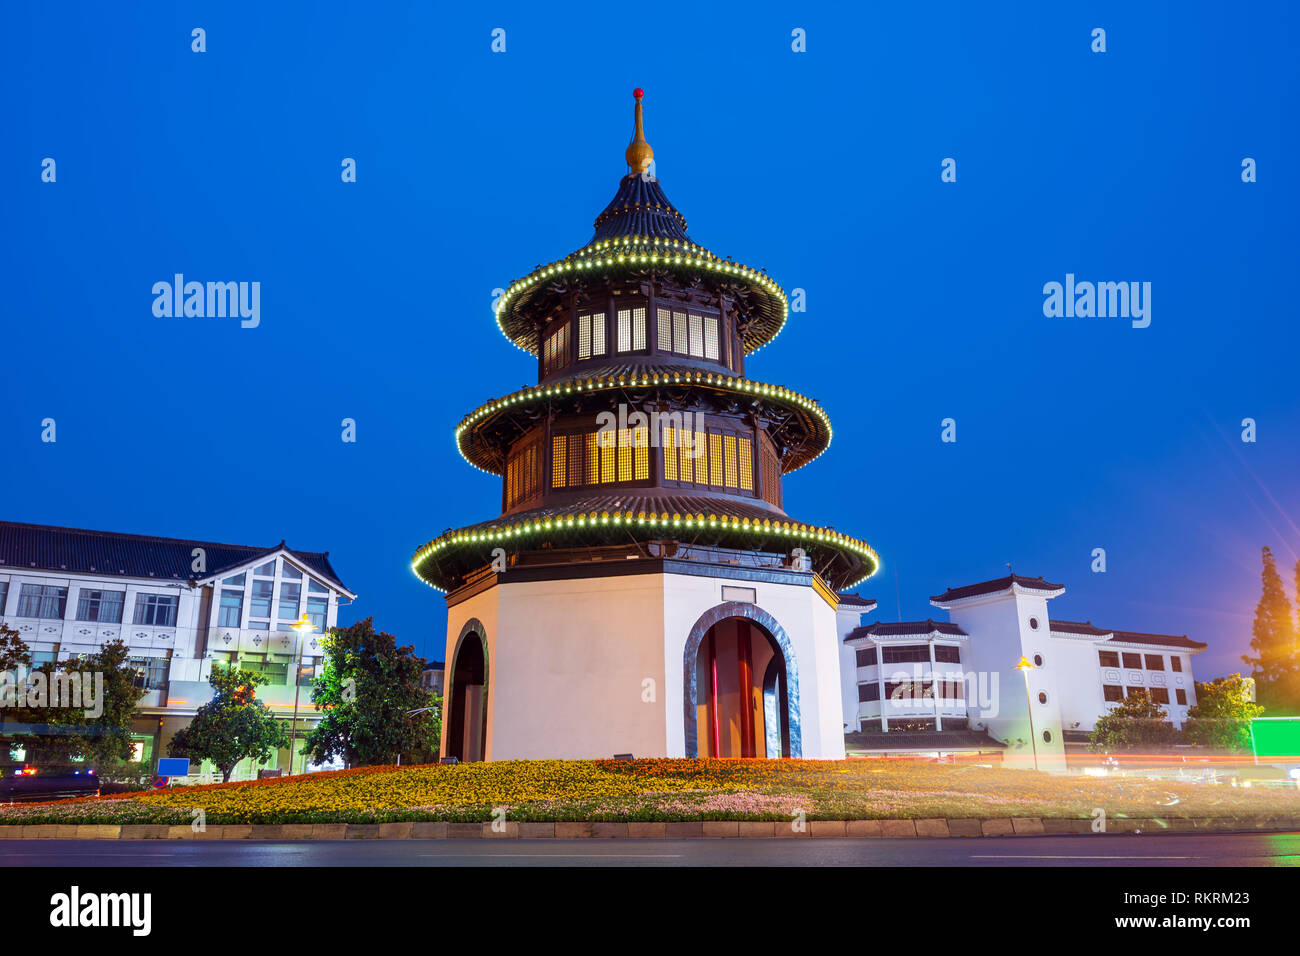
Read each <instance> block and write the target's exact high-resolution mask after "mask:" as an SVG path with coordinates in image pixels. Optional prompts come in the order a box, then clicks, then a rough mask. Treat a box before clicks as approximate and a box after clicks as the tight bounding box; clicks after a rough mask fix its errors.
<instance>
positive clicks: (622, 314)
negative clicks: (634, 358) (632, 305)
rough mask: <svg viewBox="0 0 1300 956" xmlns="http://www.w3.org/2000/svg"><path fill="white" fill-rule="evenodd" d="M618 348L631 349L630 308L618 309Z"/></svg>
mask: <svg viewBox="0 0 1300 956" xmlns="http://www.w3.org/2000/svg"><path fill="white" fill-rule="evenodd" d="M618 350H619V351H620V352H630V351H632V310H631V309H619V310H618Z"/></svg>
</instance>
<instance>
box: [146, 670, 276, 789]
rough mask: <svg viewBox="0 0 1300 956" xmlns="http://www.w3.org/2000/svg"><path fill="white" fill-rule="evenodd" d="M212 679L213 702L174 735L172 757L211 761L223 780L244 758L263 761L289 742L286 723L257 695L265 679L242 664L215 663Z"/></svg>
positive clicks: (227, 778)
mask: <svg viewBox="0 0 1300 956" xmlns="http://www.w3.org/2000/svg"><path fill="white" fill-rule="evenodd" d="M208 683H209V684H211V685H212V689H213V691H214V694H213V697H212V700H210V701H208V702H207V703H206V704H204V705H203V706H202V707H200V708H199V710H198V713H197V714H195V715H194V719H193V720H192V721H190V723H189V725H188V726H186V727H182V728H181V729H180V730H179V731H178V732H177V734H176V736H174V737H173V738H172V739H171V742H170V743H169V744H168V745H167V753H168V754H169V755H170V756H172V757H190V758H191V759H195V758H197V759H199V760H211V761H212V762H213V763H214V764H216V767H217V769H218V770H220V771H221V779H222V780H223V781H228V780H230V774H231V773H232V772H233V771H234V769H235V765H236V764H238V763H239V762H240V761H241V760H244V759H246V758H249V757H252V758H254V759H255V760H258V761H261V762H264V761H267V760H269V759H270V758H271V752H272V750H274V749H278V748H280V747H284V746H287V745H288V743H289V738H288V735H287V734H286V733H285V730H284V725H283V724H282V723H280V721H278V720H276V719H275V715H274V714H272V713H271V708H269V707H267V706H266V705H265V704H264V703H262V702H261V701H260V700H258V699H257V696H256V694H257V687H258V686H259V685H261V684H265V683H267V678H266V677H263V676H262V675H261V674H258V673H255V672H253V671H246V670H244V669H242V668H238V667H230V668H225V667H216V666H214V667H213V668H212V673H211V675H209V677H208Z"/></svg>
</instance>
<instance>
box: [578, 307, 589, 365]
mask: <svg viewBox="0 0 1300 956" xmlns="http://www.w3.org/2000/svg"><path fill="white" fill-rule="evenodd" d="M589 358H591V316H590V315H580V316H578V360H579V361H582V360H583V359H589Z"/></svg>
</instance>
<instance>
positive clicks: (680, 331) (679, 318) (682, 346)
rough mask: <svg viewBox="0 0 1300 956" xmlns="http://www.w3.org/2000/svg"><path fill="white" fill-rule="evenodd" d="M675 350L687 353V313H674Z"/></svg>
mask: <svg viewBox="0 0 1300 956" xmlns="http://www.w3.org/2000/svg"><path fill="white" fill-rule="evenodd" d="M673 351H674V352H681V353H682V354H683V355H685V354H686V313H685V312H674V313H673Z"/></svg>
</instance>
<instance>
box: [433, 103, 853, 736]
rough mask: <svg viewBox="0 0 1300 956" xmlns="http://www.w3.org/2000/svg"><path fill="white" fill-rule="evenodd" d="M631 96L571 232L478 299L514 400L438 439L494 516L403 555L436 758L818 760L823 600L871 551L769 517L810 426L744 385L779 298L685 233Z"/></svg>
mask: <svg viewBox="0 0 1300 956" xmlns="http://www.w3.org/2000/svg"><path fill="white" fill-rule="evenodd" d="M642 95H643V94H642V91H641V90H636V91H635V92H634V98H635V109H634V117H635V123H634V134H633V138H632V141H631V144H630V145H629V146H628V148H627V151H626V154H625V156H626V160H627V167H628V172H627V174H626V175H625V176H624V177H623V178H622V180H621V181H620V182H619V184H618V190H617V192H616V193H615V195H614V198H613V200H612V201H611V202H610V203H609V205H608V206H606V207H605V209H604V210H603V211H602V212H601V213H600V215H599V216H597V217H596V220H595V224H594V225H595V233H594V234H593V235H592V237H591V240H590V241H589V242H588V243H587V244H586V245H584V246H583V247H582V248H580V249H578V250H577V251H576V252H573V253H571V254H569V255H568V256H565V257H564V258H562V259H558V260H556V261H554V262H551V263H550V264H549V265H544V266H541V267H539V268H537V269H536V270H534V271H533V272H532V273H531V274H529V275H526V276H524V277H523V278H521V279H519V280H518V281H516V282H514V283H512V284H511V285H510V286H509V288H508V289H506V290H505V292H504V293H503V294H502V295H501V296H500V297H499V298H498V300H497V302H496V305H495V312H496V319H497V323H498V325H499V326H500V328H501V331H502V332H503V333H504V335H505V336H506V338H508V339H509V340H510V341H511V342H513V343H514V344H515V345H516V346H518V347H519V348H520V349H522V350H524V351H526V352H528V353H530V354H532V355H534V356H536V358H537V385H535V386H532V387H529V388H525V389H523V390H521V391H517V392H514V393H513V394H510V395H506V396H504V397H501V398H497V399H494V400H492V401H489V402H487V403H485V404H483V405H482V406H480V407H479V408H477V409H475V410H474V411H472V412H470V413H469V414H468V415H466V416H465V418H464V419H463V420H462V421H461V423H460V425H459V426H458V427H457V429H456V443H457V446H458V448H459V450H460V452H461V454H462V455H463V456H464V458H465V459H466V460H467V461H468V462H469V463H470V464H471V465H473V466H475V467H476V468H479V469H481V470H483V471H486V472H489V473H491V474H494V475H498V476H500V477H501V479H502V482H501V514H500V515H499V516H498V517H496V518H493V519H492V520H490V521H484V522H481V523H479V524H475V525H471V526H469V527H466V528H461V529H459V530H449V531H446V532H444V533H443V534H441V535H440V536H438V537H437V538H435V539H434V540H432V541H430V542H429V543H428V544H426V545H424V546H423V547H421V548H420V549H419V550H418V551H417V552H416V554H415V557H414V559H413V561H412V569H413V570H414V572H415V573H416V574H417V575H418V576H419V577H420V578H421V579H423V580H424V581H425V582H427V583H428V584H430V585H432V586H433V587H435V588H437V589H438V590H440V591H442V592H445V595H446V603H447V609H448V621H447V647H446V657H445V658H444V659H445V660H446V662H447V665H446V666H447V670H446V673H445V683H444V687H445V691H444V692H445V712H444V719H443V741H442V753H443V755H444V756H450V757H456V758H458V759H459V760H462V761H463V760H484V759H511V758H543V757H558V758H590V757H611V756H615V755H620V754H633V755H635V756H638V757H653V756H669V757H673V756H676V757H681V756H687V757H694V756H734V757H821V758H841V757H843V756H844V736H843V731H844V723H843V721H844V718H843V712H842V706H841V689H840V656H841V655H840V648H839V641H838V639H837V629H836V622H835V611H836V606H837V604H838V591H840V590H841V589H845V588H849V587H852V586H853V585H854V584H856V583H857V582H859V581H862V580H864V579H865V578H867V577H869V576H870V575H871V574H873V573H874V572H875V570H876V568H877V566H878V564H879V560H878V558H877V556H876V553H875V552H874V551H873V550H872V549H871V548H870V547H869V546H868V545H867V544H865V543H864V542H862V541H859V540H856V539H854V538H851V537H849V536H847V535H845V534H841V533H840V532H838V531H835V530H834V529H832V528H829V527H820V526H817V525H810V524H804V523H802V522H800V521H796V520H793V519H792V518H790V517H789V516H788V515H787V514H786V512H785V511H784V508H783V501H782V491H781V482H782V478H783V476H784V475H786V474H789V473H790V472H792V471H795V470H797V469H799V468H802V467H803V466H804V465H806V464H808V463H809V462H811V461H812V460H813V459H815V458H817V456H819V455H820V454H821V453H822V452H824V451H825V450H826V448H827V446H829V444H830V441H831V425H830V420H829V419H828V417H827V415H826V413H825V412H824V411H823V410H822V408H821V406H820V405H818V404H817V402H815V401H813V400H812V399H810V398H807V397H805V396H803V395H801V394H799V393H798V392H795V391H792V390H791V389H789V388H785V387H783V386H779V385H772V384H766V383H764V382H760V381H756V380H754V379H751V378H749V377H748V376H747V375H746V369H745V363H746V360H747V357H748V356H749V355H750V354H752V353H753V352H756V351H757V350H758V349H760V348H762V347H763V346H764V345H766V344H768V343H769V342H771V341H772V340H773V339H774V338H775V337H776V336H777V334H778V333H779V332H780V331H781V328H782V326H783V325H784V324H785V321H786V318H787V316H788V313H789V306H788V302H787V299H786V295H785V293H784V292H783V291H782V289H781V287H780V286H779V285H777V283H776V282H774V281H773V280H772V279H770V278H769V277H768V276H767V274H766V273H765V272H764V271H763V270H761V269H755V268H751V267H749V266H745V265H741V264H740V263H737V262H734V261H733V260H731V259H730V258H720V257H718V256H716V255H714V254H713V253H711V252H709V251H708V250H707V249H705V248H704V247H702V246H700V245H698V244H696V243H695V242H693V241H692V240H691V238H690V237H689V236H688V235H687V230H686V219H685V218H684V217H683V216H682V214H681V213H680V212H679V211H678V210H677V209H676V208H675V207H674V206H673V204H672V203H671V202H669V200H668V197H667V195H666V194H665V193H664V190H663V187H662V186H661V184H660V183H659V181H658V179H657V177H656V176H655V175H654V166H653V157H654V152H653V150H652V149H651V147H650V145H649V143H647V142H646V139H645V135H644V131H643V123H642V105H641V101H642Z"/></svg>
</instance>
